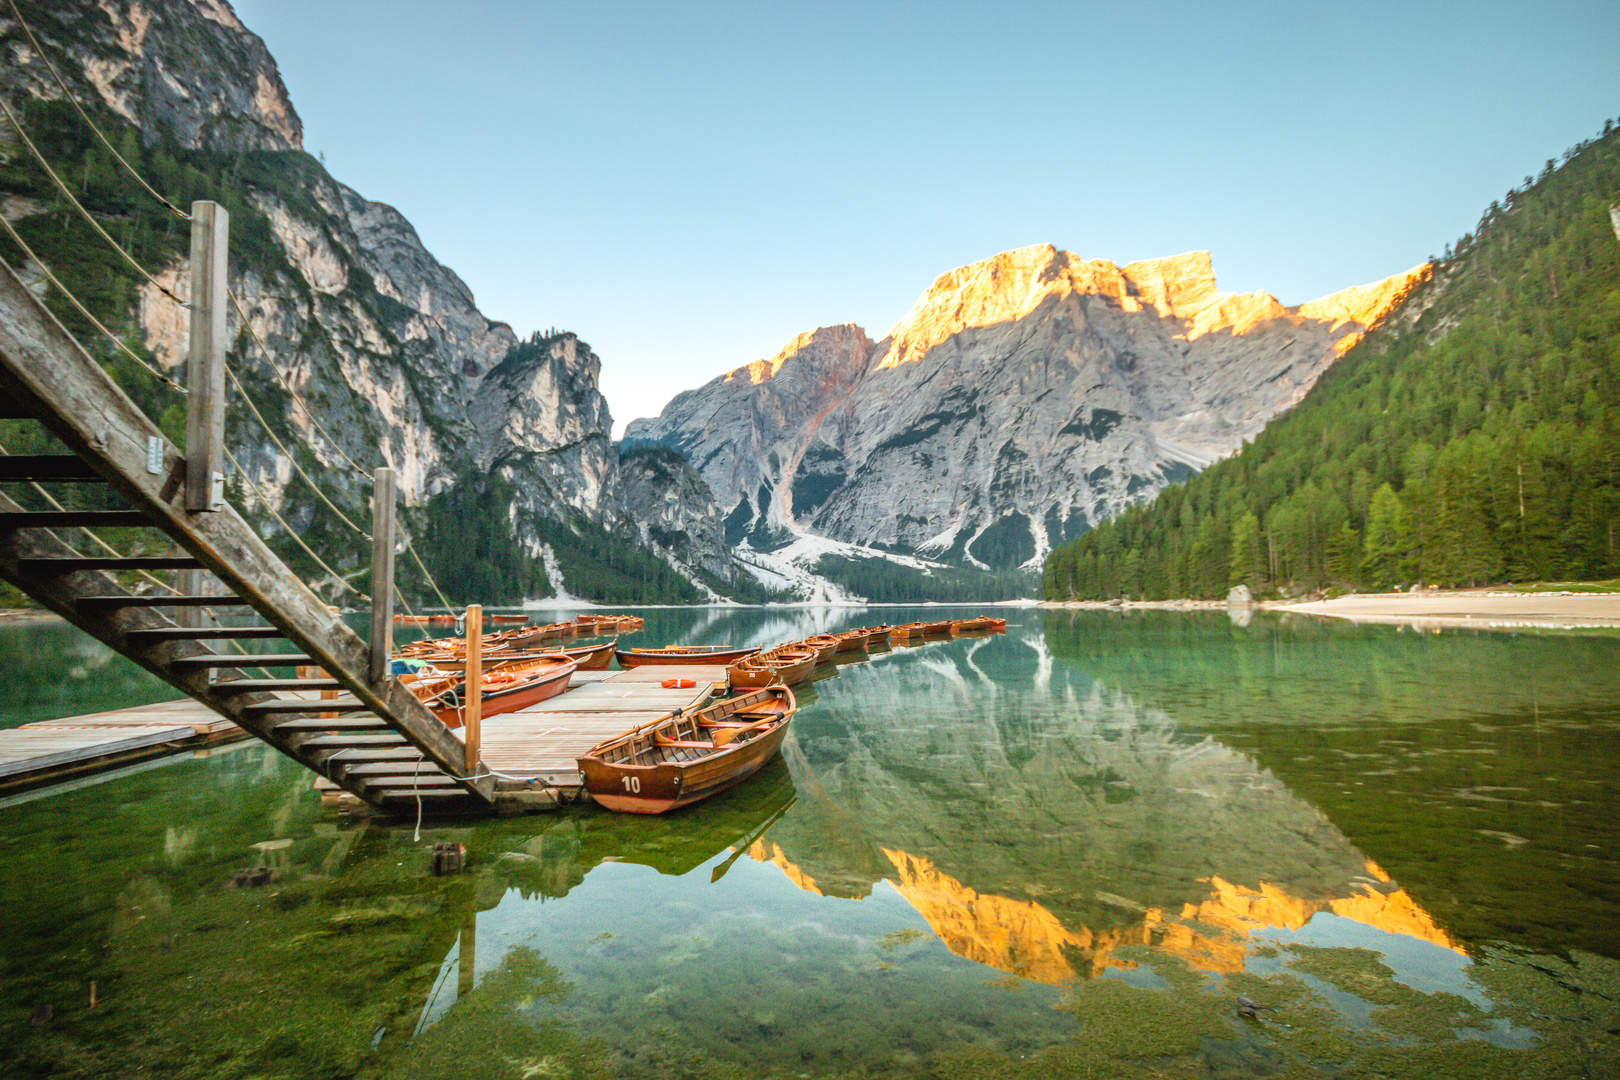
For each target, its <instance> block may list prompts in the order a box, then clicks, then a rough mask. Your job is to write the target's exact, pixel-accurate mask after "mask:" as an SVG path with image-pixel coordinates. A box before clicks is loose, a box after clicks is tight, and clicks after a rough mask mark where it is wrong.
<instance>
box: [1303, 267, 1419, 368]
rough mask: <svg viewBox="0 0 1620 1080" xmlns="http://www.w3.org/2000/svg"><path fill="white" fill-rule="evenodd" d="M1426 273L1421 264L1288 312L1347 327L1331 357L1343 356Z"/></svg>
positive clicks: (1334, 326)
mask: <svg viewBox="0 0 1620 1080" xmlns="http://www.w3.org/2000/svg"><path fill="white" fill-rule="evenodd" d="M1429 272H1430V271H1429V266H1428V264H1427V263H1423V264H1420V265H1418V266H1414V267H1412V269H1410V270H1406V271H1403V272H1401V273H1399V274H1395V275H1394V276H1392V277H1387V278H1385V279H1384V280H1382V281H1374V282H1370V283H1368V284H1366V285H1352V286H1351V287H1350V288H1348V289H1341V290H1339V291H1338V292H1336V293H1332V294H1330V295H1328V296H1324V297H1322V298H1321V299H1320V300H1311V301H1308V302H1306V303H1303V304H1300V305H1299V306H1298V307H1295V308H1290V309H1289V313H1290V314H1294V315H1299V316H1301V317H1302V318H1306V319H1319V320H1321V321H1323V322H1326V323H1328V324H1330V325H1331V326H1332V328H1333V329H1334V330H1335V331H1339V330H1341V329H1344V328H1346V327H1350V329H1349V331H1348V332H1346V333H1343V334H1342V335H1340V336H1339V338H1338V340H1337V341H1335V342H1334V346H1333V350H1334V355H1335V356H1343V355H1344V354H1345V353H1347V352H1349V351H1350V347H1351V346H1352V345H1354V344H1355V343H1356V342H1358V341H1360V340H1361V339H1362V337H1363V336H1365V334H1366V332H1367V328H1369V327H1371V326H1373V325H1374V324H1376V323H1377V322H1378V321H1379V320H1380V319H1382V318H1383V317H1384V315H1385V314H1386V313H1388V312H1390V311H1392V310H1394V308H1395V305H1396V304H1398V303H1400V302H1401V300H1402V299H1403V298H1404V297H1405V296H1406V294H1407V293H1409V292H1411V291H1412V288H1413V286H1415V285H1417V284H1418V283H1419V282H1420V281H1423V280H1424V279H1425V278H1426V277H1427V276H1428V275H1429Z"/></svg>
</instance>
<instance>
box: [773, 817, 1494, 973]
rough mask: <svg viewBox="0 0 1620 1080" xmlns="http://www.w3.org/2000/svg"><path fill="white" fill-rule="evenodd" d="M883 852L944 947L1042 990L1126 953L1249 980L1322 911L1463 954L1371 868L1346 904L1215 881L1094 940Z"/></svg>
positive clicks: (1021, 905)
mask: <svg viewBox="0 0 1620 1080" xmlns="http://www.w3.org/2000/svg"><path fill="white" fill-rule="evenodd" d="M777 850H778V853H779V852H780V849H777ZM883 853H884V855H886V856H887V857H888V859H889V861H890V862H891V863H893V864H894V868H895V874H896V877H895V880H894V882H893V884H894V887H895V890H896V891H897V892H899V893H900V895H901V896H902V897H904V898H905V900H906V902H907V903H909V904H911V906H912V907H914V908H915V909H916V910H917V913H918V914H919V915H921V916H922V917H923V918H924V919H925V920H926V921H927V923H928V926H929V929H931V930H932V931H933V932H934V934H935V935H936V936H937V937H938V938H939V939H940V940H941V941H942V942H944V944H945V947H946V948H948V949H950V950H951V952H953V953H955V954H956V955H958V956H961V957H964V958H965V959H968V960H972V961H975V962H976V963H980V964H984V965H985V966H987V967H992V968H995V969H996V970H998V971H1005V972H1008V973H1010V974H1013V975H1016V976H1018V977H1019V978H1024V979H1032V980H1035V981H1037V982H1044V983H1060V982H1063V981H1065V980H1067V979H1072V978H1074V977H1076V976H1084V977H1087V978H1094V977H1096V976H1098V975H1101V974H1102V973H1103V972H1104V971H1106V970H1107V969H1108V968H1111V967H1114V968H1130V967H1134V966H1135V961H1132V960H1125V959H1122V958H1120V957H1119V956H1118V955H1116V951H1117V950H1118V949H1120V948H1122V947H1124V946H1128V945H1146V946H1151V947H1152V948H1154V949H1156V950H1158V951H1160V952H1164V953H1168V954H1171V955H1174V956H1178V957H1180V958H1181V959H1183V960H1185V961H1186V962H1187V963H1188V964H1190V965H1191V966H1192V967H1194V968H1197V969H1199V970H1202V971H1215V972H1223V973H1231V972H1237V971H1242V970H1243V968H1244V965H1245V962H1246V961H1247V958H1248V955H1249V952H1250V950H1251V949H1252V948H1253V947H1254V945H1255V937H1256V934H1257V933H1258V932H1259V931H1262V930H1299V929H1300V928H1302V927H1303V926H1304V925H1305V924H1306V923H1308V922H1309V921H1310V920H1311V917H1312V916H1314V915H1316V914H1317V913H1319V912H1324V911H1326V912H1331V913H1332V914H1334V915H1339V916H1342V917H1344V918H1347V919H1351V920H1353V921H1355V922H1359V923H1362V924H1364V925H1366V926H1370V927H1373V928H1375V929H1378V930H1382V931H1385V932H1386V933H1391V934H1401V935H1405V936H1408V937H1415V938H1418V939H1420V940H1422V941H1427V942H1430V943H1431V944H1434V945H1439V946H1441V947H1443V948H1447V949H1451V950H1453V951H1455V952H1459V953H1461V952H1463V951H1464V950H1463V949H1461V948H1460V947H1459V946H1458V945H1457V944H1456V942H1455V941H1453V940H1452V938H1451V937H1450V935H1448V934H1447V933H1446V932H1445V931H1444V930H1442V929H1440V928H1439V927H1438V926H1437V925H1435V922H1434V920H1433V918H1431V917H1430V916H1429V914H1428V913H1427V912H1425V911H1424V910H1423V909H1422V908H1420V907H1419V906H1418V905H1417V903H1416V901H1414V900H1413V899H1412V897H1411V896H1410V895H1409V894H1408V893H1407V892H1406V891H1405V890H1404V889H1401V888H1396V887H1389V888H1387V889H1386V888H1383V887H1380V886H1390V885H1392V883H1390V882H1389V881H1388V878H1387V876H1380V873H1375V871H1377V867H1376V866H1375V865H1373V864H1371V863H1369V864H1368V869H1369V874H1370V875H1371V876H1372V877H1373V878H1377V879H1378V880H1376V881H1374V880H1365V881H1360V882H1356V883H1353V885H1352V888H1353V889H1354V892H1352V894H1351V895H1349V896H1341V897H1331V896H1329V897H1320V898H1315V899H1307V898H1303V897H1298V896H1292V895H1290V894H1288V893H1286V892H1284V891H1283V890H1282V889H1280V888H1278V887H1277V886H1276V885H1274V884H1271V883H1269V882H1261V883H1260V884H1259V885H1258V886H1257V887H1255V888H1248V887H1245V886H1242V885H1236V884H1233V883H1232V882H1230V881H1227V880H1225V879H1224V878H1222V877H1220V876H1218V875H1216V876H1212V877H1210V878H1209V879H1208V884H1209V889H1210V892H1209V895H1208V897H1207V898H1205V899H1204V900H1202V901H1201V902H1199V903H1187V904H1185V905H1183V906H1182V909H1181V910H1180V911H1179V912H1175V913H1170V912H1165V911H1161V910H1160V909H1158V908H1138V909H1137V910H1138V912H1139V914H1140V920H1139V921H1138V922H1136V923H1134V924H1131V925H1128V926H1124V927H1118V928H1113V929H1110V930H1106V931H1094V930H1092V929H1091V928H1089V927H1085V926H1080V927H1069V926H1065V925H1064V924H1063V922H1062V920H1061V919H1060V918H1058V916H1057V915H1056V914H1054V913H1053V912H1052V911H1051V910H1049V909H1048V908H1046V907H1045V906H1043V905H1042V904H1041V903H1039V902H1038V901H1035V900H1017V899H1013V898H1011V897H1006V896H996V895H994V894H990V893H981V892H978V891H976V890H974V889H972V888H970V887H969V886H967V885H964V884H963V883H962V882H960V881H958V880H957V879H956V878H954V877H952V876H951V875H950V874H947V873H945V872H944V871H942V870H940V869H939V868H938V867H937V866H936V865H934V863H933V861H932V860H930V859H928V858H926V857H922V856H916V855H911V854H908V853H907V852H904V851H894V850H890V849H887V848H885V849H884V850H883ZM773 861H774V860H773ZM784 861H785V860H784ZM1099 899H1102V900H1104V902H1105V903H1107V904H1108V905H1109V906H1110V907H1114V908H1117V909H1129V908H1130V907H1132V906H1133V905H1131V904H1130V902H1129V901H1128V900H1125V899H1124V898H1119V897H1102V896H1101V895H1099Z"/></svg>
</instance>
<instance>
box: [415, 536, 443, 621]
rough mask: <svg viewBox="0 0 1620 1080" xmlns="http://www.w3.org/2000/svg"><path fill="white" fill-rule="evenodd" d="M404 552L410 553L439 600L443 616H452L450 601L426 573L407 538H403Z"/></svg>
mask: <svg viewBox="0 0 1620 1080" xmlns="http://www.w3.org/2000/svg"><path fill="white" fill-rule="evenodd" d="M405 550H406V551H408V552H410V555H411V559H412V560H413V561H414V562H415V563H416V565H417V568H418V569H420V570H421V571H422V576H423V577H425V578H427V583H428V584H429V585H430V586H432V588H433V592H434V594H435V595H436V596H438V598H439V603H441V604H443V605H444V611H445V614H446V615H450V614H453V613H454V609H453V608H452V607H451V605H450V601H449V600H447V599H445V595H444V592H443V591H442V590H440V588H439V583H438V582H437V581H434V580H433V575H432V574H430V573H428V568H427V567H426V566H424V565H423V564H422V556H420V555H418V554H417V553H416V547H415V545H413V544H412V543H411V538H410V537H408V536H407V537H405Z"/></svg>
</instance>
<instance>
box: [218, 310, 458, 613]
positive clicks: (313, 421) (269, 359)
mask: <svg viewBox="0 0 1620 1080" xmlns="http://www.w3.org/2000/svg"><path fill="white" fill-rule="evenodd" d="M230 298H231V304H232V305H233V306H234V307H235V308H236V315H237V318H239V319H240V320H241V323H242V326H244V327H246V329H247V332H248V335H249V336H250V337H251V338H252V339H253V343H254V344H255V345H257V346H258V347H259V351H260V352H261V353H263V354H264V359H265V362H266V363H267V364H268V365H269V366H270V370H271V371H273V372H275V375H276V379H277V381H279V382H280V383H281V385H282V386H283V387H284V388H285V389H286V391H287V393H288V395H289V396H291V397H292V398H293V399H294V400H295V401H297V402H298V404H299V405H300V406H301V407H302V408H303V410H304V416H305V417H306V418H308V420H309V422H310V426H311V427H313V428H314V429H315V430H316V431H318V432H320V434H321V436H322V437H323V438H324V439H326V441H327V443H328V444H330V445H331V447H332V449H333V451H334V452H335V453H336V454H337V456H338V457H340V458H342V459H343V460H344V461H345V462H346V463H347V464H348V466H349V468H351V469H353V470H354V471H355V473H356V475H358V476H360V477H362V478H363V479H364V480H365V481H366V482H367V483H370V482H372V479H373V478H372V475H371V474H370V473H369V472H367V471H366V470H365V468H364V467H363V466H362V465H360V464H359V463H358V462H356V461H355V460H354V459H353V458H352V457H350V456H349V455H348V454H347V453H345V452H344V450H343V447H342V446H341V445H340V444H339V443H338V441H337V439H335V438H333V437H332V433H331V432H330V431H328V430H326V427H325V426H324V425H323V424H322V423H321V422H320V419H319V418H318V417H316V415H315V412H314V410H313V409H311V408H310V407H309V403H308V402H306V401H304V399H303V396H302V395H301V394H299V392H298V391H297V389H296V388H294V387H293V385H292V382H291V381H290V380H289V379H288V377H287V376H286V375H285V374H284V373H283V372H282V370H281V368H280V367H278V366H277V365H276V362H275V359H274V357H273V356H272V355H271V353H270V347H269V346H268V345H266V344H265V343H264V339H263V338H261V337H260V336H259V331H258V330H257V329H256V328H255V327H254V325H253V321H252V320H251V319H250V318H248V313H247V310H246V309H245V308H244V307H243V306H242V301H241V299H240V298H238V297H237V295H236V293H234V292H231V293H230ZM227 370H228V369H227ZM231 381H232V382H236V376H235V374H232V375H231ZM236 388H237V390H238V391H241V389H242V386H241V383H236ZM242 397H243V400H247V395H246V393H243V394H242ZM248 408H250V409H253V413H254V415H255V416H258V418H259V423H260V424H261V425H262V426H263V427H264V430H265V433H266V434H268V435H269V436H270V438H271V439H275V440H276V445H277V446H278V447H279V448H280V449H281V452H282V453H284V454H286V453H287V449H286V447H284V446H282V444H281V442H280V440H278V439H276V436H275V434H274V433H273V432H271V431H270V425H269V424H267V423H265V420H264V417H262V416H259V410H258V409H256V408H254V406H253V402H252V401H248ZM287 456H288V458H289V459H291V458H292V455H291V454H288V455H287ZM292 464H293V468H295V469H297V468H298V463H297V461H296V460H293V461H292ZM298 471H299V475H300V476H303V477H304V479H305V481H306V482H308V483H309V484H310V486H311V487H314V486H315V484H314V481H312V480H310V479H309V477H308V476H307V475H305V474H304V472H303V470H302V469H299V470H298ZM316 494H320V489H319V488H316ZM322 498H323V500H324V499H325V496H322ZM327 506H329V507H331V509H332V512H333V513H335V514H337V515H338V517H340V518H343V514H342V512H341V511H339V510H338V509H337V507H335V506H332V504H331V503H330V502H327ZM343 520H344V521H345V522H346V523H347V524H348V526H349V528H351V529H353V530H354V531H355V532H356V533H359V534H360V535H361V536H362V537H364V538H365V539H366V540H367V541H368V542H369V541H370V540H371V536H370V535H369V534H367V533H366V532H365V531H364V530H363V529H361V528H360V527H359V526H358V525H355V524H354V523H353V522H352V521H348V519H347V518H344V519H343ZM400 535H401V536H402V537H404V540H405V550H406V551H407V552H409V553H410V556H411V559H412V561H413V562H415V563H416V567H417V569H418V570H420V571H421V572H422V576H423V578H425V579H426V580H427V583H428V587H429V588H431V589H432V590H433V592H434V595H436V596H437V597H438V598H439V603H440V604H442V605H443V606H444V610H445V611H447V612H448V611H451V610H453V605H452V604H451V603H450V601H449V599H448V598H446V597H445V595H444V590H442V589H440V588H439V583H438V581H437V580H435V579H434V577H433V573H432V572H431V571H430V570H428V568H427V566H426V565H425V564H424V563H423V562H422V557H421V556H420V555H418V554H417V553H416V548H415V546H413V545H412V543H411V538H410V537H409V536H406V535H405V534H404V530H401V532H400Z"/></svg>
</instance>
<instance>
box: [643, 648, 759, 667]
mask: <svg viewBox="0 0 1620 1080" xmlns="http://www.w3.org/2000/svg"><path fill="white" fill-rule="evenodd" d="M758 651H759V650H758V649H755V648H752V647H749V648H742V649H734V648H732V647H731V646H729V645H667V646H665V647H664V648H662V649H615V650H614V652H613V655H614V656H615V657H617V658H618V661H619V666H620V667H623V668H633V667H646V666H648V665H650V664H729V663H731V662H732V661H734V660H741V659H742V658H743V657H745V656H748V655H750V654H752V653H756V652H758Z"/></svg>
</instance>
